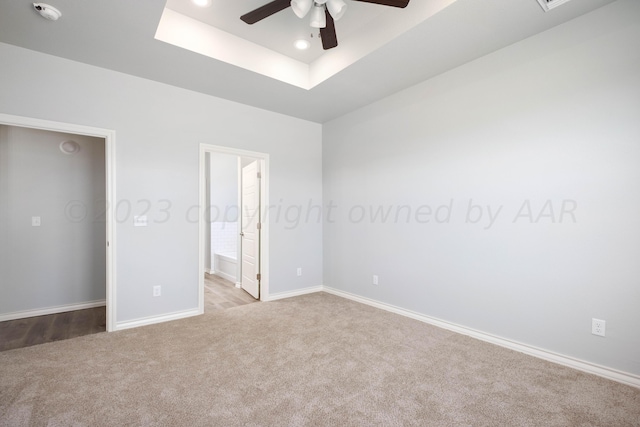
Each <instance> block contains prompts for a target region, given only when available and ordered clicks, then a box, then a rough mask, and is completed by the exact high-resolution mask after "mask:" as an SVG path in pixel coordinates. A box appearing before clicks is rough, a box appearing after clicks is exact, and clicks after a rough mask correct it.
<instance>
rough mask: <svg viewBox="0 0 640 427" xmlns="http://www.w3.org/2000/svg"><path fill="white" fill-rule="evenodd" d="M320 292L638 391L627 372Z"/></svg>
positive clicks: (382, 305)
mask: <svg viewBox="0 0 640 427" xmlns="http://www.w3.org/2000/svg"><path fill="white" fill-rule="evenodd" d="M322 288H323V290H324V292H327V293H330V294H333V295H336V296H339V297H342V298H347V299H350V300H353V301H357V302H360V303H362V304H366V305H370V306H372V307H376V308H380V309H382V310H386V311H390V312H392V313H396V314H399V315H401V316H405V317H409V318H411V319H415V320H419V321H421V322H424V323H428V324H430V325H434V326H437V327H440V328H443V329H447V330H450V331H453V332H457V333H459V334H463V335H467V336H470V337H472V338H476V339H479V340H481V341H485V342H488V343H491V344H495V345H499V346H501V347H505V348H508V349H510V350H515V351H518V352H520V353H524V354H527V355H529V356H533V357H537V358H539V359H543V360H546V361H549V362H553V363H557V364H559V365H563V366H567V367H569V368H573V369H577V370H579V371H583V372H587V373H589V374H594V375H598V376H600V377H603V378H607V379H610V380H613V381H616V382H619V383H622V384H626V385H629V386H632V387H637V388H640V376H638V375H634V374H631V373H628V372H622V371H619V370H616V369H612V368H608V367H606V366H601V365H597V364H595V363H591V362H586V361H584V360H580V359H575V358H573V357H569V356H565V355H562V354H558V353H554V352H552V351H548V350H544V349H541V348H537V347H533V346H530V345H527V344H522V343H519V342H516V341H511V340H508V339H506V338H501V337H498V336H495V335H491V334H488V333H486V332H482V331H478V330H475V329H471V328H467V327H466V326H460V325H457V324H455V323H450V322H447V321H444V320H440V319H436V318H434V317H430V316H426V315H424V314H420V313H416V312H415V311H411V310H405V309H404V308H400V307H396V306H394V305H391V304H386V303H383V302H380V301H376V300H373V299H369V298H365V297H361V296H359V295H355V294H352V293H349V292H345V291H341V290H338V289H334V288H330V287H328V286H323V287H322Z"/></svg>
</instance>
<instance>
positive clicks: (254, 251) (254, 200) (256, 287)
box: [240, 161, 260, 299]
mask: <svg viewBox="0 0 640 427" xmlns="http://www.w3.org/2000/svg"><path fill="white" fill-rule="evenodd" d="M240 235H241V236H242V257H241V258H242V289H244V290H245V291H247V292H248V293H249V294H250V295H251V296H253V297H254V298H256V299H259V298H260V169H259V166H258V162H257V161H255V162H252V163H250V164H249V165H247V166H245V167H243V168H242V232H241V233H240Z"/></svg>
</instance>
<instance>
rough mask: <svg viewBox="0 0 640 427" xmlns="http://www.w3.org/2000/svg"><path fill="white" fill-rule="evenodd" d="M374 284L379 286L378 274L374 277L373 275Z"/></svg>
mask: <svg viewBox="0 0 640 427" xmlns="http://www.w3.org/2000/svg"><path fill="white" fill-rule="evenodd" d="M373 284H374V285H377V284H378V275H377V274H374V275H373Z"/></svg>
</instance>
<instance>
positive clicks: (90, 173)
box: [0, 126, 106, 314]
mask: <svg viewBox="0 0 640 427" xmlns="http://www.w3.org/2000/svg"><path fill="white" fill-rule="evenodd" d="M66 140H73V141H75V142H77V143H78V145H79V146H80V151H79V152H77V153H76V154H73V155H67V154H64V153H63V152H62V151H60V149H59V148H58V147H59V144H60V143H61V142H63V141H66ZM104 165H105V155H104V140H103V139H100V138H91V137H87V136H77V135H69V134H64V133H58V132H47V131H41V130H33V129H25V128H20V127H12V126H0V236H1V238H0V314H7V313H13V312H18V311H24V310H37V309H43V308H49V307H56V306H61V305H69V304H79V303H84V302H89V301H97V300H104V298H105V287H106V283H105V275H106V270H105V242H106V236H105V221H104V215H103V213H104V206H105V204H104V201H105V167H104ZM33 216H38V217H40V218H41V226H39V227H33V226H32V225H31V218H32V217H33Z"/></svg>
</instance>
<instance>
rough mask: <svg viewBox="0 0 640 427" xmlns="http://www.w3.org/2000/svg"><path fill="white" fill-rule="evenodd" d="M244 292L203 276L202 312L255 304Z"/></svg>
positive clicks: (230, 284)
mask: <svg viewBox="0 0 640 427" xmlns="http://www.w3.org/2000/svg"><path fill="white" fill-rule="evenodd" d="M257 301H258V300H256V299H254V298H253V297H252V296H251V295H249V294H248V293H247V292H246V291H244V290H242V289H239V288H236V287H235V284H234V283H232V282H230V281H228V280H226V279H223V278H222V277H219V276H216V275H215V274H205V276H204V311H205V313H206V312H209V311H213V310H224V309H226V308H231V307H237V306H239V305H244V304H251V303H253V302H257Z"/></svg>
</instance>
